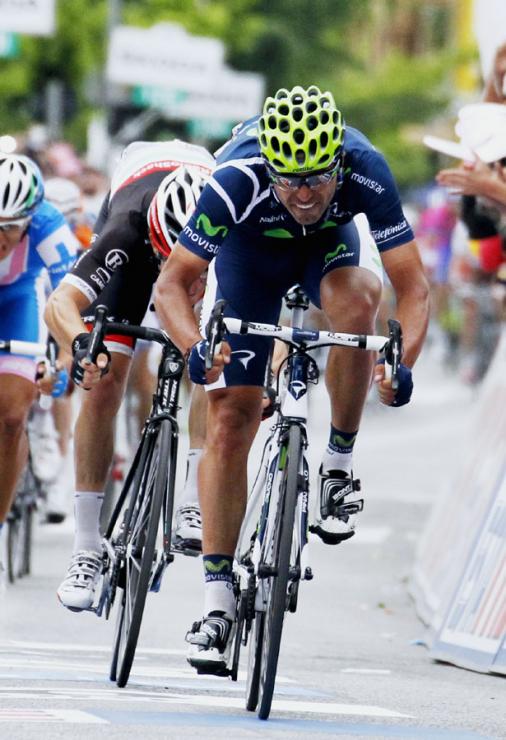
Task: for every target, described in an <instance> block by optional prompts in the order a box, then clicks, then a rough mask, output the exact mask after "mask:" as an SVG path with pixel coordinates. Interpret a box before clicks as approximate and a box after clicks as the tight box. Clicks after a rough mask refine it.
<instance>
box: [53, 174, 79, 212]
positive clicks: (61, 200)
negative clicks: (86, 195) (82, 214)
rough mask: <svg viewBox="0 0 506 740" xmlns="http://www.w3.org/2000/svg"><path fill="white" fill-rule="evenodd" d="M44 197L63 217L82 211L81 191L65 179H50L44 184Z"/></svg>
mask: <svg viewBox="0 0 506 740" xmlns="http://www.w3.org/2000/svg"><path fill="white" fill-rule="evenodd" d="M45 193H46V195H45V197H46V200H48V201H49V202H50V203H51V204H52V205H53V206H56V208H58V209H59V210H60V211H61V212H62V213H63V215H64V216H68V215H69V214H72V213H75V212H76V211H80V210H81V209H82V202H81V190H80V188H79V186H78V185H76V184H75V182H73V181H72V180H68V179H67V178H66V177H50V178H49V179H48V180H46V183H45Z"/></svg>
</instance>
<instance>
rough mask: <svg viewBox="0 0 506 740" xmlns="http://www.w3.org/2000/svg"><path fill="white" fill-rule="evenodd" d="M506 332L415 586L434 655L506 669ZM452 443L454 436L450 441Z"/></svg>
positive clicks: (436, 513) (426, 541) (424, 544)
mask: <svg viewBox="0 0 506 740" xmlns="http://www.w3.org/2000/svg"><path fill="white" fill-rule="evenodd" d="M505 440H506V331H505V330H503V333H502V336H501V341H500V343H499V346H498V347H497V350H496V353H495V355H494V359H493V361H492V363H491V366H490V368H489V371H488V373H487V376H486V378H485V380H484V382H483V386H482V388H481V393H480V396H479V399H478V401H477V408H476V413H475V416H474V418H473V423H472V425H471V427H470V433H469V437H468V444H467V447H466V449H465V450H464V451H463V453H464V454H463V461H462V466H461V468H460V470H459V472H458V474H457V475H456V476H455V479H454V480H453V481H452V485H451V487H450V489H449V490H448V493H447V495H446V496H442V497H441V499H440V501H439V502H438V504H437V505H436V506H435V508H434V510H433V513H432V515H431V518H430V520H429V522H428V524H427V526H426V529H425V531H424V534H423V537H422V540H421V542H420V545H419V548H418V552H417V559H416V563H415V567H414V570H413V574H412V580H411V583H410V591H411V593H412V595H413V597H414V598H415V603H416V608H417V611H418V613H419V615H420V616H421V618H422V619H423V620H424V622H426V623H427V624H428V625H429V633H428V635H427V637H426V641H427V643H429V644H431V645H432V649H431V657H434V658H436V659H439V660H445V661H448V662H451V663H455V664H457V665H461V666H463V667H467V668H473V669H475V670H481V671H490V672H500V673H505V672H506V650H505V646H504V639H505V636H506V444H505ZM449 443H450V442H449Z"/></svg>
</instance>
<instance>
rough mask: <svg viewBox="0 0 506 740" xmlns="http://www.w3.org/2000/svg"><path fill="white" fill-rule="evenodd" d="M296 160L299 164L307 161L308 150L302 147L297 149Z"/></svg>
mask: <svg viewBox="0 0 506 740" xmlns="http://www.w3.org/2000/svg"><path fill="white" fill-rule="evenodd" d="M295 161H296V162H297V164H299V165H303V164H305V162H306V152H305V151H303V150H302V149H297V151H296V152H295Z"/></svg>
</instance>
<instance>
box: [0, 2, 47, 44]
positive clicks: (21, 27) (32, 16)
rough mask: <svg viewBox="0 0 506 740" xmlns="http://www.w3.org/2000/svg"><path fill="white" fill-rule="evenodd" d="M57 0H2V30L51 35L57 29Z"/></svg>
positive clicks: (0, 17)
mask: <svg viewBox="0 0 506 740" xmlns="http://www.w3.org/2000/svg"><path fill="white" fill-rule="evenodd" d="M54 11H55V0H0V31H10V32H11V33H21V34H26V35H29V36H51V35H52V34H53V33H54V30H55V12H54Z"/></svg>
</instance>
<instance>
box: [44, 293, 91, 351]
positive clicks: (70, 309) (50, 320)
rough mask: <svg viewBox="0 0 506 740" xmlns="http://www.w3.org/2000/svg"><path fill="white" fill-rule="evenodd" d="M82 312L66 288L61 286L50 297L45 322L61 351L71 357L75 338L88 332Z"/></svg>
mask: <svg viewBox="0 0 506 740" xmlns="http://www.w3.org/2000/svg"><path fill="white" fill-rule="evenodd" d="M87 303H89V301H87ZM81 310H82V309H81V307H79V306H78V305H76V302H75V300H74V299H73V298H72V296H71V295H69V293H68V291H67V290H66V289H65V287H64V286H61V287H58V288H57V289H56V290H55V291H54V292H53V293H52V294H51V295H50V296H49V299H48V302H47V305H46V310H45V312H44V320H45V322H46V324H47V326H48V329H49V331H50V333H51V334H52V336H53V337H54V338H55V340H56V342H57V343H58V345H59V347H60V349H61V351H62V352H65V353H67V354H70V355H71V354H72V341H73V339H74V337H76V336H77V335H78V334H81V333H83V332H85V331H87V329H86V325H85V323H84V321H83V320H82V318H81V314H80V311H81Z"/></svg>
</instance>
